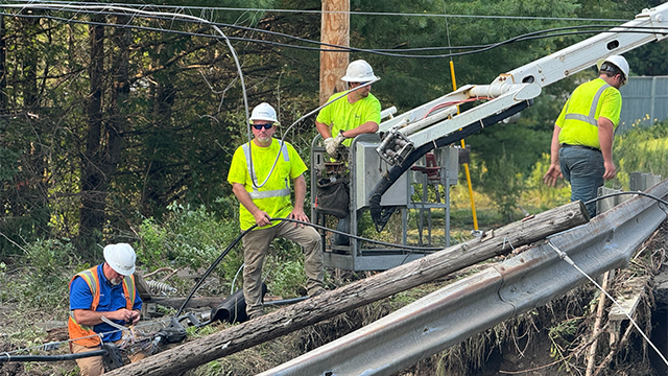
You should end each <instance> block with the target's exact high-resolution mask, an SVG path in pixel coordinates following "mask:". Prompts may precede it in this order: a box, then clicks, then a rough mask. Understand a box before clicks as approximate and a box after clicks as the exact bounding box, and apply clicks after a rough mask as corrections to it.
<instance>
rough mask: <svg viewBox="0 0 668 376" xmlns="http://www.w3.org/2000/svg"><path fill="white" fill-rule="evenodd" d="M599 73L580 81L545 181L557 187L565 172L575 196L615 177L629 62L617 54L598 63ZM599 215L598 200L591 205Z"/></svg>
mask: <svg viewBox="0 0 668 376" xmlns="http://www.w3.org/2000/svg"><path fill="white" fill-rule="evenodd" d="M597 65H598V69H599V77H598V78H597V79H594V80H591V81H589V82H586V83H584V84H582V85H580V86H578V87H577V88H576V89H575V91H573V93H572V94H571V97H570V98H569V99H568V101H567V102H566V104H565V105H564V108H563V109H562V110H561V114H560V115H559V118H558V119H557V121H556V122H555V124H554V132H553V134H552V144H551V147H550V152H551V153H550V154H551V163H550V168H549V169H548V171H547V173H546V174H545V176H543V181H544V182H545V184H548V185H550V186H554V185H555V184H556V181H557V179H558V178H559V177H562V176H563V177H564V178H565V179H566V180H567V181H568V182H570V183H571V201H576V200H582V201H583V202H587V201H589V200H591V199H593V198H595V197H596V195H597V191H598V188H599V187H601V186H602V185H603V181H604V180H610V179H612V178H614V177H615V174H616V168H615V164H614V162H613V161H612V140H613V137H614V132H615V129H616V128H617V126H618V125H619V114H620V112H621V109H622V96H621V94H620V93H619V88H620V87H622V85H624V83H626V80H627V79H628V76H629V64H628V63H627V62H626V59H624V58H623V57H622V56H619V55H613V56H610V57H608V58H606V59H604V60H601V61H599V62H598V64H597ZM587 210H588V211H589V216H590V217H594V216H595V215H596V203H590V204H588V205H587Z"/></svg>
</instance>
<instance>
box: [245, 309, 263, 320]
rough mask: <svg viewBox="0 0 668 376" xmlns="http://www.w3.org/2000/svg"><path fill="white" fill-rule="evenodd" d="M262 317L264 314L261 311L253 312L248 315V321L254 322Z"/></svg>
mask: <svg viewBox="0 0 668 376" xmlns="http://www.w3.org/2000/svg"><path fill="white" fill-rule="evenodd" d="M263 315H264V312H262V310H257V311H253V312H251V313H249V314H248V319H249V320H255V319H257V318H258V317H262V316H263Z"/></svg>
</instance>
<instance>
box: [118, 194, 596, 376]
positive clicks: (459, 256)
mask: <svg viewBox="0 0 668 376" xmlns="http://www.w3.org/2000/svg"><path fill="white" fill-rule="evenodd" d="M588 221H589V215H588V214H587V209H586V208H585V206H584V205H583V204H582V203H581V202H580V201H576V202H573V203H570V204H567V205H564V206H561V207H558V208H555V209H552V210H549V211H546V212H543V213H540V214H536V215H535V216H532V217H527V218H525V219H523V220H521V221H517V222H514V223H511V224H509V225H507V226H504V227H502V228H500V229H497V230H490V231H488V232H485V233H484V234H483V236H482V237H481V238H479V239H473V240H470V241H468V242H465V243H461V244H457V245H455V246H452V247H449V248H447V249H445V250H443V251H440V252H436V253H434V254H431V255H428V256H425V257H423V258H421V259H418V260H415V261H413V262H410V263H408V264H405V265H401V266H398V267H396V268H394V269H390V270H387V271H385V272H383V273H380V274H376V275H375V276H373V277H370V278H367V279H364V280H361V281H357V282H354V283H351V284H349V285H347V286H344V287H341V288H338V289H336V290H333V291H329V292H327V293H325V294H322V295H319V296H317V297H314V298H311V299H308V300H306V301H303V302H301V303H297V304H295V305H293V306H289V307H285V308H283V309H280V310H277V311H274V312H272V313H270V314H267V315H265V316H262V317H260V318H258V319H255V320H251V321H248V322H245V323H243V324H240V325H237V326H233V327H231V328H228V329H226V330H222V331H220V332H218V333H214V334H211V335H209V336H207V337H204V338H200V339H197V340H194V341H191V342H188V343H185V344H183V345H181V346H179V347H176V348H174V349H171V350H167V351H164V352H162V353H159V354H156V355H154V356H151V357H148V358H146V359H143V360H141V361H139V362H137V363H132V364H129V365H127V366H125V367H122V368H119V369H117V370H114V371H112V372H110V373H108V375H174V374H181V373H183V372H184V371H186V370H189V369H192V368H195V367H198V366H200V365H202V364H205V363H207V362H210V361H212V360H215V359H218V358H221V357H224V356H227V355H230V354H234V353H236V352H239V351H241V350H244V349H247V348H250V347H252V346H255V345H258V344H261V343H263V342H266V341H269V340H271V339H274V338H277V337H280V336H282V335H285V334H288V333H291V332H293V331H295V330H299V329H301V328H304V327H306V326H309V325H312V324H315V323H317V322H319V321H322V320H325V319H328V318H330V317H333V316H336V315H338V314H340V313H344V312H347V311H350V310H352V309H354V308H357V307H360V306H363V305H366V304H369V303H372V302H374V301H377V300H380V299H383V298H386V297H388V296H390V295H394V294H396V293H399V292H401V291H405V290H408V289H410V288H413V287H416V286H419V285H421V284H424V283H427V282H431V281H433V280H435V279H438V278H441V277H444V276H446V275H448V274H450V273H452V272H455V271H458V270H460V269H463V268H465V267H467V266H470V265H474V264H477V263H479V262H481V261H484V260H487V259H489V258H492V257H495V256H500V255H504V254H507V253H509V252H510V251H512V249H513V248H517V247H519V246H522V245H526V244H530V243H533V242H536V241H538V240H541V239H544V238H545V237H547V236H549V235H552V234H556V233H558V232H561V231H564V230H567V229H570V228H572V227H575V226H578V225H581V224H584V223H587V222H588Z"/></svg>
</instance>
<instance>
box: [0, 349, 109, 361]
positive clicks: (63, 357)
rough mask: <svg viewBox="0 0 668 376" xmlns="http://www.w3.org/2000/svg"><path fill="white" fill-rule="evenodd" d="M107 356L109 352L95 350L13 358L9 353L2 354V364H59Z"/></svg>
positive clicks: (0, 359) (0, 357) (0, 355)
mask: <svg viewBox="0 0 668 376" xmlns="http://www.w3.org/2000/svg"><path fill="white" fill-rule="evenodd" d="M106 354H107V350H95V351H89V352H84V353H78V354H66V355H15V356H11V355H9V354H7V353H3V354H0V364H1V363H3V362H57V361H60V360H74V359H81V358H89V357H92V356H103V355H106Z"/></svg>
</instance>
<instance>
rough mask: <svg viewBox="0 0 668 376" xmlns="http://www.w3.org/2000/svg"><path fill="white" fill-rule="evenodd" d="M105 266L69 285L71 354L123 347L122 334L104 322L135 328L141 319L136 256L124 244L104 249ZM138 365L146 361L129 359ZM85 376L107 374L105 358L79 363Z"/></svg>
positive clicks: (137, 356) (136, 357)
mask: <svg viewBox="0 0 668 376" xmlns="http://www.w3.org/2000/svg"><path fill="white" fill-rule="evenodd" d="M103 253H104V261H105V262H103V263H102V264H99V265H97V266H94V267H92V268H90V269H87V270H84V271H82V272H81V273H78V274H77V275H75V276H74V277H72V280H71V281H70V318H69V321H68V324H67V326H68V329H69V334H70V340H71V341H70V350H71V351H72V353H73V354H79V353H83V352H89V351H96V350H101V349H102V347H101V342H114V343H115V344H116V345H118V346H121V345H122V342H123V338H122V337H123V333H122V332H121V331H119V330H118V329H117V328H116V327H114V326H112V325H110V324H108V323H106V322H104V321H103V318H104V319H108V320H111V321H112V322H114V323H116V324H118V325H127V324H132V325H134V324H136V323H137V321H139V318H140V316H141V307H142V300H141V298H140V297H139V294H138V293H137V289H136V288H135V280H134V276H133V273H134V271H135V260H136V258H137V256H136V255H135V251H134V249H132V246H130V245H129V244H125V243H119V244H109V245H107V246H106V247H104V251H103ZM129 357H130V361H132V362H136V361H138V360H140V359H143V358H144V357H145V354H143V353H141V352H137V353H135V354H132V355H130V356H129ZM76 362H77V365H78V366H79V369H80V370H81V375H83V376H88V375H90V376H95V375H101V374H103V373H104V364H103V360H102V356H94V357H88V358H81V359H76Z"/></svg>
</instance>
